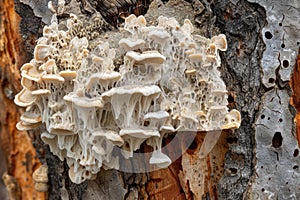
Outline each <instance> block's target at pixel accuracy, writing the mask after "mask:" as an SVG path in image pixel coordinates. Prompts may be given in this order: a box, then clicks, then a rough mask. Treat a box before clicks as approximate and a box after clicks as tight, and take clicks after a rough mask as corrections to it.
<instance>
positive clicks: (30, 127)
mask: <svg viewBox="0 0 300 200" xmlns="http://www.w3.org/2000/svg"><path fill="white" fill-rule="evenodd" d="M40 125H41V124H40V123H36V124H30V123H26V122H23V121H19V122H18V123H17V125H16V127H17V129H18V130H19V131H29V130H33V129H36V128H37V127H39V126H40Z"/></svg>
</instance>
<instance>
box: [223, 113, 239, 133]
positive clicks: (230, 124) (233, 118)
mask: <svg viewBox="0 0 300 200" xmlns="http://www.w3.org/2000/svg"><path fill="white" fill-rule="evenodd" d="M226 119H227V123H226V124H224V125H223V126H222V129H237V128H239V127H240V125H241V113H240V112H239V111H237V110H235V109H233V110H231V111H230V112H229V113H227V114H226Z"/></svg>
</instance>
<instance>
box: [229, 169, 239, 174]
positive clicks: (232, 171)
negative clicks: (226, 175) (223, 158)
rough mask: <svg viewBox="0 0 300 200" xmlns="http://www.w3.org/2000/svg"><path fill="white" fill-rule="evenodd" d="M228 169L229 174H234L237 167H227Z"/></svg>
mask: <svg viewBox="0 0 300 200" xmlns="http://www.w3.org/2000/svg"><path fill="white" fill-rule="evenodd" d="M229 171H230V173H231V174H236V173H237V171H238V170H237V168H229Z"/></svg>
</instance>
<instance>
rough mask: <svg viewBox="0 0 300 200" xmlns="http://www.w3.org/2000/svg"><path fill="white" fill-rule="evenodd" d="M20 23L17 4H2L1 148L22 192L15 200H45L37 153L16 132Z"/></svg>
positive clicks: (24, 136)
mask: <svg viewBox="0 0 300 200" xmlns="http://www.w3.org/2000/svg"><path fill="white" fill-rule="evenodd" d="M19 22H20V17H19V16H18V15H17V14H16V13H15V10H14V1H11V0H3V1H0V33H1V34H0V84H1V91H0V102H1V106H0V108H1V111H0V147H1V148H2V150H3V152H4V155H5V159H6V162H7V174H8V175H10V176H11V177H15V178H16V180H17V184H18V185H19V186H18V187H20V189H21V194H20V197H16V198H21V199H44V194H43V193H38V192H36V191H35V190H34V187H33V181H32V177H31V175H32V173H33V171H34V170H35V169H36V168H37V167H38V166H39V165H40V162H39V160H38V159H37V158H36V152H35V149H34V148H33V145H32V143H31V139H30V137H29V136H28V134H27V133H26V132H21V131H18V130H17V129H16V123H17V122H18V120H19V117H20V112H21V109H18V108H17V107H16V106H15V104H14V102H13V97H14V95H15V94H16V93H17V92H18V91H19V90H20V88H21V87H20V72H19V68H20V66H21V65H22V64H23V63H24V61H25V55H24V54H23V53H22V52H23V51H22V50H21V49H22V40H21V34H20V33H19V30H18V27H19ZM8 189H9V188H8ZM10 192H12V191H8V193H10Z"/></svg>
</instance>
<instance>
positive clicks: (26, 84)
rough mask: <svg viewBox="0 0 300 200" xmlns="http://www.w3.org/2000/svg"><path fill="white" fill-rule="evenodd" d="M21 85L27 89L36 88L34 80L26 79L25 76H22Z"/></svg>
mask: <svg viewBox="0 0 300 200" xmlns="http://www.w3.org/2000/svg"><path fill="white" fill-rule="evenodd" d="M21 85H22V86H23V87H24V88H25V89H27V90H35V89H36V88H37V85H36V84H35V81H33V80H31V79H28V78H26V77H22V79H21Z"/></svg>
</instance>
